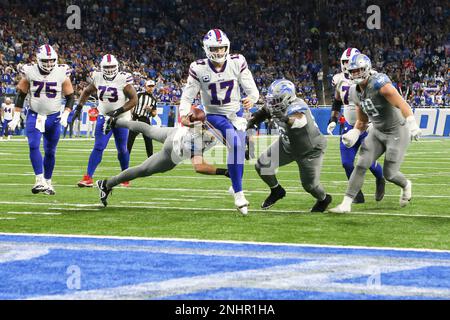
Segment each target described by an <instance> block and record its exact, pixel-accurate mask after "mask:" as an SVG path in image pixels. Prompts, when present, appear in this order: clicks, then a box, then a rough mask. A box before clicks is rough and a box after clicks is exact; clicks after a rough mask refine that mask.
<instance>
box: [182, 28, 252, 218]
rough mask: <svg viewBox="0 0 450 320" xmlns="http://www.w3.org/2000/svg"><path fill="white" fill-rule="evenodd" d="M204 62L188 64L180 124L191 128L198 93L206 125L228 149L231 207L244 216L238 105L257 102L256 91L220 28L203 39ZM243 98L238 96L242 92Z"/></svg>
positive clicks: (242, 130) (242, 135) (242, 136)
mask: <svg viewBox="0 0 450 320" xmlns="http://www.w3.org/2000/svg"><path fill="white" fill-rule="evenodd" d="M203 49H204V50H205V53H206V57H207V58H206V59H201V60H197V61H196V62H193V63H191V65H190V68H189V76H188V79H187V84H186V86H185V88H184V90H183V93H182V96H181V100H180V115H181V122H182V124H183V125H185V126H190V125H192V124H191V122H190V120H189V118H188V117H187V114H188V112H189V111H190V108H191V104H192V102H193V100H194V99H195V98H196V96H197V94H198V93H199V92H200V96H201V104H202V105H203V106H204V107H205V111H206V116H207V123H208V125H211V126H212V127H214V128H215V130H216V131H218V132H219V133H220V134H221V136H222V137H223V142H224V143H225V144H226V146H227V149H228V160H227V165H228V171H229V173H230V177H231V182H232V187H233V191H234V204H235V206H236V208H237V209H238V210H239V211H240V212H241V213H242V214H247V212H248V205H249V202H248V201H247V199H246V198H245V195H244V192H243V189H242V176H243V173H244V160H245V159H244V158H245V129H246V123H247V121H246V120H245V119H244V118H243V111H242V110H241V103H242V105H243V106H244V108H246V109H249V108H251V107H252V106H253V104H254V103H256V102H257V101H258V98H259V92H258V88H257V87H256V84H255V81H254V80H253V76H252V73H251V72H250V70H249V69H248V66H247V62H246V60H245V58H244V56H242V55H240V54H229V51H230V40H229V39H228V37H227V36H226V34H225V33H224V32H223V31H222V30H219V29H213V30H210V31H208V33H207V34H206V35H205V37H204V38H203ZM240 88H242V89H243V91H244V92H245V94H246V97H244V98H242V97H241V90H240Z"/></svg>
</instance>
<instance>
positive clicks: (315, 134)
mask: <svg viewBox="0 0 450 320" xmlns="http://www.w3.org/2000/svg"><path fill="white" fill-rule="evenodd" d="M268 118H273V120H274V122H275V123H276V124H277V125H278V128H279V131H280V138H279V139H278V140H276V141H275V142H274V143H272V145H271V146H270V147H269V148H268V149H267V150H266V151H265V152H264V153H263V154H262V155H261V156H260V157H259V158H258V161H257V162H256V165H255V168H256V171H257V172H258V174H259V176H260V177H261V179H262V180H263V181H264V182H265V183H266V184H267V185H268V186H269V188H270V194H269V196H268V197H267V198H266V200H265V201H264V202H263V203H262V205H261V208H263V209H269V208H270V207H271V206H273V205H274V204H275V202H277V201H278V200H280V199H282V198H283V197H284V196H285V195H286V191H285V190H284V188H283V187H282V186H281V185H280V183H279V182H278V180H277V177H276V175H275V173H276V170H277V169H278V167H281V166H285V165H287V164H289V163H291V162H293V161H295V162H296V163H297V165H298V168H299V172H300V180H301V183H302V186H303V188H304V189H305V191H306V192H308V193H310V194H311V195H312V196H313V197H314V198H315V199H316V200H317V201H316V203H315V204H314V206H313V207H312V209H311V212H323V211H325V209H326V208H327V207H328V205H329V204H330V203H331V200H332V198H331V196H330V195H329V194H327V193H326V192H325V190H324V188H323V186H322V185H321V184H320V170H321V166H322V161H323V156H324V152H325V149H326V147H327V140H326V139H325V137H324V136H323V135H322V133H321V132H320V130H319V128H318V126H317V124H316V122H315V121H314V118H313V116H312V114H311V111H310V110H309V108H308V106H307V104H306V103H305V101H303V100H302V99H300V98H297V96H296V94H295V85H294V84H293V83H292V82H291V81H289V80H286V79H279V80H275V81H274V82H273V83H272V84H271V85H270V87H269V89H268V92H267V95H266V105H265V106H263V107H262V108H261V109H259V110H258V111H256V112H255V113H254V114H253V116H252V118H251V119H250V121H249V123H248V129H250V128H254V127H255V125H256V124H258V123H260V122H262V121H264V120H266V119H268Z"/></svg>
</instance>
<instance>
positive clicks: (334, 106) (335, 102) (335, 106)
mask: <svg viewBox="0 0 450 320" xmlns="http://www.w3.org/2000/svg"><path fill="white" fill-rule="evenodd" d="M342 104H343V103H342V101H339V100H337V99H336V98H334V99H333V104H332V105H331V111H337V112H341V108H342Z"/></svg>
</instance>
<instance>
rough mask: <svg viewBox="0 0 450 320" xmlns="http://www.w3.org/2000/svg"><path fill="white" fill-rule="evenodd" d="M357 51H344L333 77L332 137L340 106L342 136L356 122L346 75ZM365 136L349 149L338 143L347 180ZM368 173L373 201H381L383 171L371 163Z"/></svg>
mask: <svg viewBox="0 0 450 320" xmlns="http://www.w3.org/2000/svg"><path fill="white" fill-rule="evenodd" d="M359 53H360V52H359V50H358V49H356V48H348V49H346V50H345V51H344V52H343V53H342V56H341V70H342V72H341V73H338V74H336V75H334V76H333V81H332V84H333V86H334V87H335V88H336V89H335V96H334V100H333V105H332V107H331V118H330V121H329V124H328V127H327V131H328V134H330V135H332V134H333V130H334V128H335V127H336V124H337V121H338V116H339V114H340V112H341V108H342V105H344V117H345V121H346V122H345V125H344V132H343V133H344V134H345V133H347V132H348V131H349V130H351V129H353V126H354V125H355V122H356V107H355V105H354V104H353V103H350V101H349V96H348V95H349V90H350V86H351V84H352V82H351V80H350V76H349V74H348V70H347V65H348V62H349V60H350V59H351V58H352V57H353V56H354V55H355V54H359ZM366 136H367V132H363V133H362V134H361V136H360V137H359V139H358V141H357V142H356V143H355V145H354V146H353V147H351V148H347V147H346V146H345V145H344V144H343V142H342V138H341V142H340V151H341V162H342V166H343V167H344V170H345V174H346V175H347V179H350V176H351V174H352V172H353V169H354V168H355V166H354V162H355V158H356V154H357V152H358V149H359V147H360V146H361V143H362V141H363V140H364V138H365V137H366ZM370 171H371V172H372V174H373V175H374V176H375V179H376V191H375V200H376V201H381V200H382V199H383V197H384V189H385V180H384V178H383V169H382V168H381V165H380V164H379V163H378V162H376V161H375V162H374V163H372V165H371V166H370ZM364 201H365V199H364V194H363V193H362V191H361V190H359V192H358V193H357V195H356V197H355V198H354V199H353V203H364Z"/></svg>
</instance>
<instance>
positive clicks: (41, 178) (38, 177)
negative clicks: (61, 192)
mask: <svg viewBox="0 0 450 320" xmlns="http://www.w3.org/2000/svg"><path fill="white" fill-rule="evenodd" d="M43 180H44V174H42V173H41V174H37V175H36V181H43Z"/></svg>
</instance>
